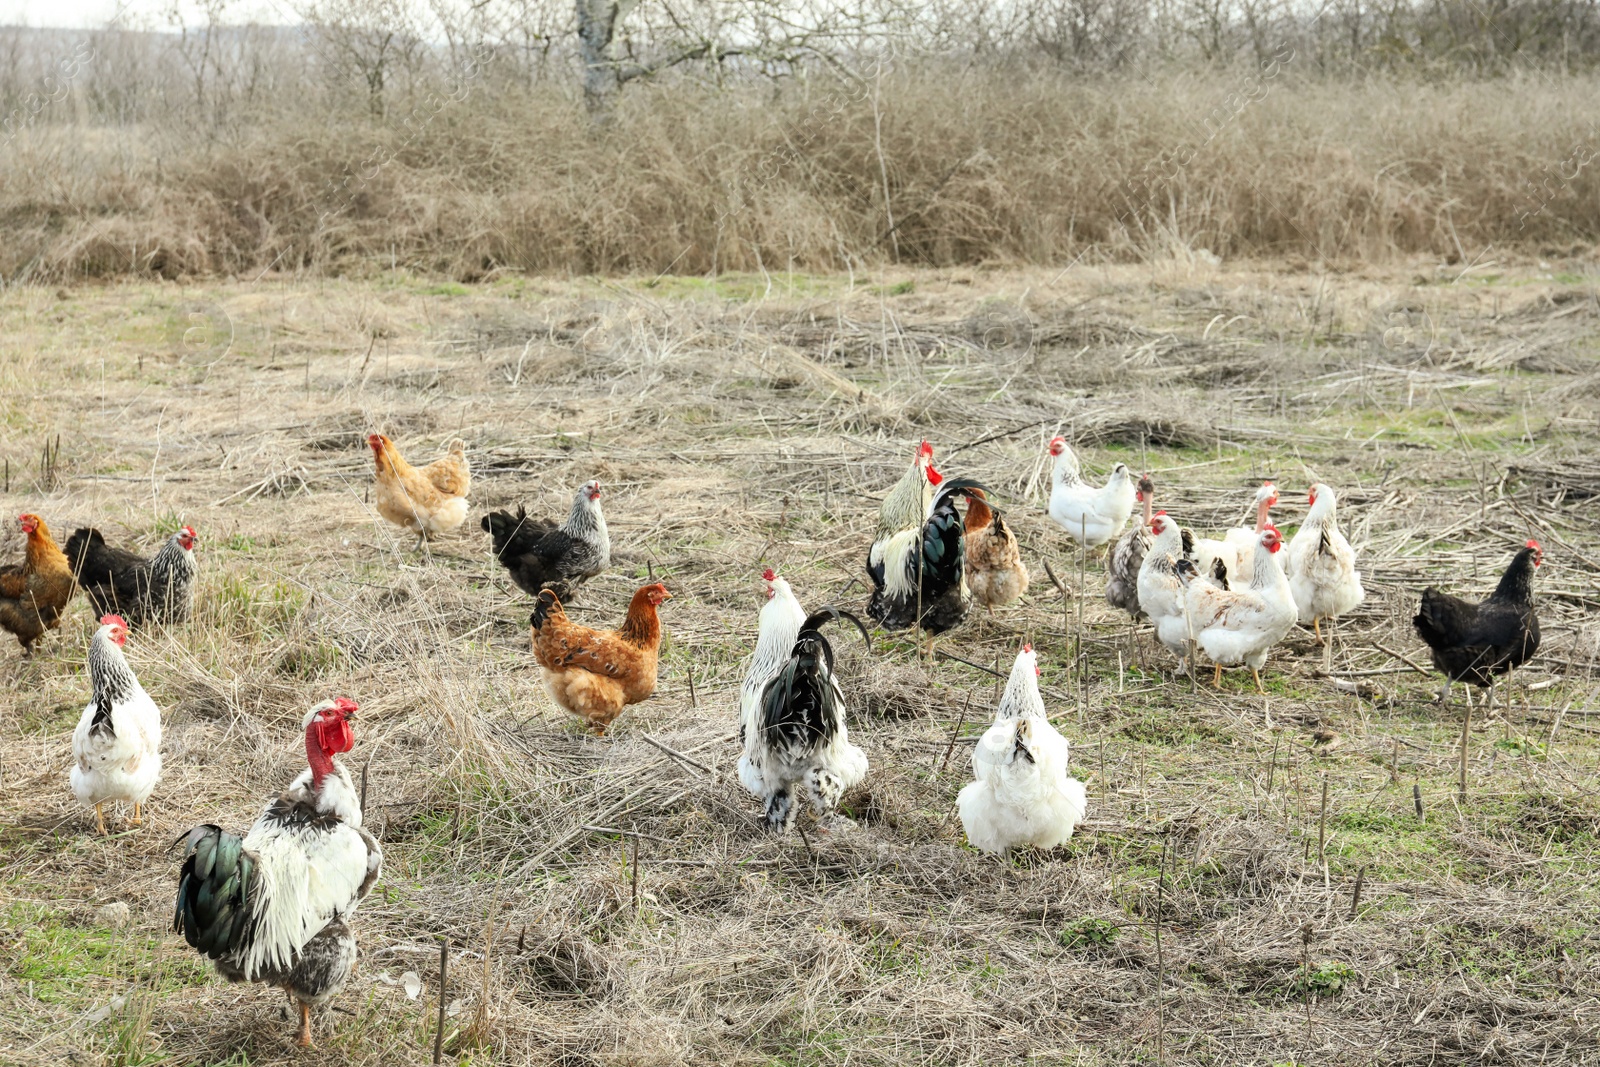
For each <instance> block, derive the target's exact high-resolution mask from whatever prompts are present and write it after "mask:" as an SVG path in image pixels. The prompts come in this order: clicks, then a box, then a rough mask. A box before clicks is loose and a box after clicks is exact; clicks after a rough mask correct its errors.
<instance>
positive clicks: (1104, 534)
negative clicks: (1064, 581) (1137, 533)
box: [1050, 437, 1138, 548]
mask: <svg viewBox="0 0 1600 1067" xmlns="http://www.w3.org/2000/svg"><path fill="white" fill-rule="evenodd" d="M1050 454H1051V455H1052V456H1054V457H1055V460H1056V465H1055V472H1054V473H1053V474H1052V476H1051V487H1050V517H1051V518H1052V519H1054V520H1055V521H1056V524H1057V525H1059V526H1060V527H1061V528H1062V529H1063V530H1065V531H1067V535H1068V536H1070V537H1071V538H1072V539H1073V540H1074V541H1076V542H1078V543H1079V544H1080V545H1082V546H1083V547H1085V548H1095V547H1097V546H1099V545H1103V544H1105V543H1106V542H1107V541H1109V540H1111V539H1112V538H1113V537H1116V536H1117V535H1118V534H1119V533H1121V532H1122V528H1123V527H1124V526H1126V525H1127V524H1128V516H1129V515H1132V514H1133V505H1134V503H1135V500H1134V498H1135V497H1136V496H1137V495H1138V494H1137V491H1136V490H1135V489H1134V486H1133V476H1132V475H1130V474H1129V473H1128V465H1127V464H1126V463H1118V464H1117V465H1116V466H1115V467H1112V468H1111V476H1110V477H1109V478H1107V479H1106V484H1105V485H1090V484H1088V483H1087V482H1085V481H1084V480H1083V474H1082V472H1081V471H1080V469H1079V467H1078V457H1077V455H1076V454H1075V453H1074V452H1073V451H1072V448H1071V446H1070V445H1068V444H1067V439H1066V438H1064V437H1057V438H1055V439H1053V440H1052V441H1051V442H1050Z"/></svg>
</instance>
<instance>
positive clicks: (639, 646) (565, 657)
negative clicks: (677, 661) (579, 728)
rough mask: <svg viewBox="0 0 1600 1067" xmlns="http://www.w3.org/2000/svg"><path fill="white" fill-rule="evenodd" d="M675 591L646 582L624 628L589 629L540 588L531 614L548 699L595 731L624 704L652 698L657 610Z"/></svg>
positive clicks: (658, 631) (657, 645)
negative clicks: (576, 716) (579, 717)
mask: <svg viewBox="0 0 1600 1067" xmlns="http://www.w3.org/2000/svg"><path fill="white" fill-rule="evenodd" d="M671 596H672V594H671V593H669V592H667V587H666V586H664V585H662V584H661V583H660V582H656V583H654V584H652V585H647V586H644V587H642V588H640V589H639V591H638V592H636V593H634V594H633V601H632V602H631V603H630V604H629V605H628V616H627V618H626V619H624V620H623V623H622V626H621V628H620V629H617V630H591V629H589V627H587V626H579V625H578V624H577V623H575V622H573V621H571V620H570V619H568V618H567V613H566V612H565V611H563V610H562V608H561V600H560V599H559V598H558V597H557V596H556V595H555V594H554V593H552V592H551V591H550V590H548V589H546V590H543V591H542V592H540V594H539V602H538V603H537V604H536V605H534V609H533V615H532V617H531V619H530V622H531V623H532V625H533V658H534V660H535V661H536V662H537V663H538V664H539V666H540V668H542V670H543V673H544V687H545V689H546V690H547V691H548V692H549V694H550V698H551V699H552V700H554V701H555V702H556V703H557V704H559V705H560V706H561V707H563V708H565V709H566V710H568V711H570V712H572V713H573V714H574V715H578V716H581V717H582V718H583V720H584V721H585V722H587V723H588V724H589V728H590V729H592V730H593V731H594V732H595V733H597V734H604V733H605V732H606V727H607V726H609V725H610V724H611V721H612V720H613V719H615V718H616V717H617V716H618V715H620V714H622V709H623V708H624V707H626V706H628V705H629V704H637V703H639V702H640V701H641V700H648V699H649V698H650V695H651V694H652V693H654V692H655V691H656V671H657V665H658V660H657V656H658V654H659V652H660V649H661V617H660V616H659V615H658V614H657V613H656V609H657V608H658V607H660V606H661V603H662V601H664V600H667V599H668V598H670V597H671Z"/></svg>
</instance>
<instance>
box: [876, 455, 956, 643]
mask: <svg viewBox="0 0 1600 1067" xmlns="http://www.w3.org/2000/svg"><path fill="white" fill-rule="evenodd" d="M982 488H983V486H982V485H980V484H979V483H977V482H975V481H972V480H970V479H966V478H950V479H946V478H945V476H944V475H943V474H940V473H939V472H938V471H937V470H935V469H934V466H933V446H932V445H930V444H928V442H926V441H924V442H922V445H921V446H920V447H919V448H918V449H917V455H916V459H915V460H914V461H913V462H912V464H911V469H910V470H908V471H907V472H906V473H905V475H904V476H902V477H901V479H900V481H898V482H897V483H895V486H894V488H893V489H891V490H889V495H888V496H886V497H884V499H883V504H882V506H881V507H880V508H879V509H878V534H877V537H876V538H875V539H874V540H873V542H872V547H871V548H870V549H869V550H868V551H867V575H868V577H870V578H871V579H872V597H871V599H870V600H868V602H867V614H868V615H870V616H872V618H874V619H876V620H877V621H878V622H880V623H882V624H883V627H884V629H886V630H904V629H906V628H908V627H911V626H921V627H922V629H923V630H925V631H926V632H927V634H928V650H929V651H930V652H931V650H932V646H933V637H934V635H936V634H940V633H943V632H944V631H946V630H949V629H951V628H953V627H955V626H957V625H958V624H959V623H960V622H961V620H962V619H963V618H964V617H965V616H966V613H967V607H968V606H969V604H970V603H971V600H972V596H971V592H970V591H969V589H968V587H967V579H966V568H965V563H966V547H965V544H964V543H963V542H964V533H963V523H962V519H961V516H960V515H959V514H958V513H957V511H956V506H955V497H956V496H957V495H958V494H964V495H968V496H969V497H970V495H971V492H972V490H975V489H982Z"/></svg>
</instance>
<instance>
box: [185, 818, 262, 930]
mask: <svg viewBox="0 0 1600 1067" xmlns="http://www.w3.org/2000/svg"><path fill="white" fill-rule="evenodd" d="M186 836H187V839H188V850H187V852H186V853H185V855H184V861H183V870H182V872H181V873H180V875H179V878H178V896H177V900H176V901H175V902H174V904H173V910H172V928H173V930H174V931H175V932H177V933H181V934H183V938H184V940H185V941H187V942H188V943H189V945H190V946H191V947H193V948H194V949H195V950H196V951H198V952H200V953H202V954H203V955H205V956H207V957H209V958H211V959H221V958H222V957H224V956H233V955H237V954H238V952H239V950H240V949H241V948H242V947H243V946H244V945H245V943H246V942H247V941H248V939H249V937H250V933H251V921H252V920H251V899H250V897H251V888H252V886H253V885H254V880H255V857H254V856H252V855H251V854H250V853H248V852H246V851H245V850H244V840H243V839H242V838H240V837H239V836H238V835H236V834H230V833H228V832H227V831H226V830H223V829H222V828H221V827H219V826H215V825H211V824H207V825H204V826H197V827H195V828H194V829H193V830H190V831H189V833H188V834H187V835H186Z"/></svg>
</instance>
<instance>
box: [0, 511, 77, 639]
mask: <svg viewBox="0 0 1600 1067" xmlns="http://www.w3.org/2000/svg"><path fill="white" fill-rule="evenodd" d="M17 525H18V526H19V527H21V529H22V532H23V534H24V535H26V536H27V538H28V544H27V548H26V549H25V550H24V555H23V559H22V562H21V563H14V564H12V565H11V566H9V567H0V628H4V629H5V630H7V631H8V632H10V633H12V634H15V635H16V638H17V642H18V643H19V644H21V645H22V654H23V656H24V657H27V656H32V655H33V646H34V643H35V642H37V641H38V640H39V638H41V637H43V636H44V632H45V631H46V630H54V629H55V628H56V627H58V626H60V625H61V613H62V612H63V611H65V610H66V607H67V604H68V602H70V601H71V600H72V594H73V591H74V590H76V589H77V588H78V583H77V582H76V581H74V580H73V577H72V567H71V566H70V565H69V564H68V563H67V555H66V553H65V552H63V551H61V547H60V546H59V545H57V544H56V542H55V538H53V537H51V536H50V528H49V527H48V526H46V525H45V524H44V520H43V519H41V518H40V517H39V516H37V515H23V516H20V517H19V518H18V519H17Z"/></svg>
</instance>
